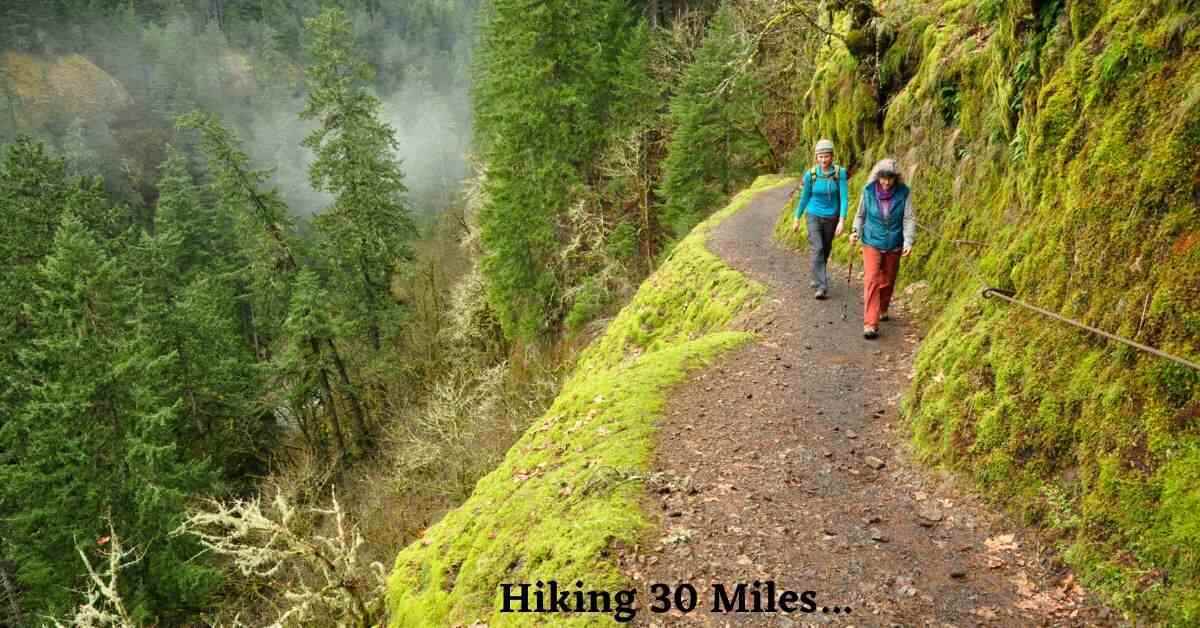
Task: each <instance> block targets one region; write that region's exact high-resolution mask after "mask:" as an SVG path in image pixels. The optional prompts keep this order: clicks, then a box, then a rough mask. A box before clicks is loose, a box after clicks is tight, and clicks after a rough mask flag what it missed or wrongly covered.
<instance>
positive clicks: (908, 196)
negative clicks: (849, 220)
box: [854, 182, 917, 251]
mask: <svg viewBox="0 0 1200 628" xmlns="http://www.w3.org/2000/svg"><path fill="white" fill-rule="evenodd" d="M875 185H876V184H875V183H874V182H872V183H868V184H867V186H866V187H864V188H863V191H862V197H861V198H860V199H859V202H858V213H857V214H856V215H855V216H854V230H855V231H857V232H858V233H859V234H860V236H861V238H862V242H863V244H865V245H867V246H869V247H871V248H873V249H878V250H880V251H895V250H897V249H900V248H911V247H912V244H913V238H914V236H915V235H916V233H915V231H916V226H917V217H916V212H915V211H914V210H913V207H912V191H911V190H910V189H909V187H908V186H907V185H904V184H903V183H901V184H899V185H898V186H897V187H896V193H895V195H894V196H893V197H892V209H891V211H889V212H888V217H887V218H884V217H883V212H881V211H880V210H879V200H878V199H877V198H875Z"/></svg>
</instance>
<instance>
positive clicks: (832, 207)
mask: <svg viewBox="0 0 1200 628" xmlns="http://www.w3.org/2000/svg"><path fill="white" fill-rule="evenodd" d="M833 169H834V172H833V173H830V174H828V175H826V174H825V173H823V172H822V173H820V174H817V171H818V170H819V166H814V167H812V168H809V169H808V170H807V171H805V172H804V192H803V193H802V194H801V195H800V202H798V203H796V214H795V215H796V219H797V220H799V219H800V216H803V215H804V212H805V211H807V212H808V213H810V214H812V215H814V216H821V217H824V218H833V217H835V216H838V215H839V214H840V215H841V217H842V218H843V219H845V218H846V210H847V209H849V205H850V202H849V186H848V185H847V184H846V169H845V168H843V167H841V166H838V165H834V167H833ZM814 175H815V176H814ZM814 179H815V180H814Z"/></svg>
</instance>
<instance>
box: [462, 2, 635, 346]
mask: <svg viewBox="0 0 1200 628" xmlns="http://www.w3.org/2000/svg"><path fill="white" fill-rule="evenodd" d="M628 15H629V14H628V11H627V7H626V6H625V5H624V3H622V2H616V1H613V0H570V1H567V0H550V1H547V2H539V3H532V4H531V3H529V2H525V1H523V0H496V1H495V2H493V3H492V5H491V8H490V13H489V15H488V16H487V26H486V28H485V30H484V33H483V45H482V49H481V50H480V52H479V64H478V69H477V78H476V83H475V87H476V89H475V91H474V97H475V101H474V102H475V112H476V133H477V143H478V144H479V146H480V147H481V150H482V154H483V158H484V161H485V163H486V167H487V178H486V184H485V191H486V194H487V196H486V203H485V205H484V207H483V208H482V209H481V211H480V215H479V220H480V226H481V236H482V240H483V244H484V249H485V253H484V260H483V270H484V273H485V276H486V277H487V282H488V300H489V302H490V303H491V305H492V307H493V308H494V309H495V310H496V312H497V313H498V315H499V317H500V321H501V325H502V326H503V328H504V332H505V335H506V336H507V337H509V338H518V337H519V338H526V339H529V338H532V337H534V336H536V335H537V334H538V333H539V332H542V331H545V330H546V329H548V328H549V326H551V325H553V324H554V322H555V321H554V320H552V314H553V310H554V303H555V301H556V299H557V298H558V297H559V292H560V290H561V288H562V287H561V286H560V285H559V278H558V277H557V276H556V272H555V255H556V253H557V251H558V249H559V246H560V242H559V237H558V233H557V223H558V219H559V216H560V215H561V214H562V213H563V212H565V210H566V209H567V207H568V206H569V204H570V200H571V196H572V193H573V192H574V191H575V190H576V188H577V186H579V185H580V184H582V183H585V182H586V181H587V180H588V179H589V177H590V176H591V175H592V173H591V172H589V166H590V164H591V163H592V161H593V159H594V156H595V153H596V150H597V148H598V147H600V146H601V145H602V143H603V142H604V140H605V137H606V134H607V123H608V122H609V108H610V106H611V105H612V99H613V95H614V94H615V93H616V89H615V87H614V85H613V83H612V81H613V78H614V77H615V76H616V73H615V72H614V66H615V65H616V63H617V55H618V52H619V50H620V46H619V45H617V42H620V41H621V40H622V36H623V32H624V29H625V28H626V27H627V24H626V22H627V21H628Z"/></svg>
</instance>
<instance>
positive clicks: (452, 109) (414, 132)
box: [0, 0, 479, 215]
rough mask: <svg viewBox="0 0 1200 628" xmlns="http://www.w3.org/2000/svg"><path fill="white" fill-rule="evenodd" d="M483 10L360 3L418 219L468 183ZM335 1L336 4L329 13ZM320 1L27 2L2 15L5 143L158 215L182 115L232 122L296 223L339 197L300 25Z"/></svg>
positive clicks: (362, 32)
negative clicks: (315, 150)
mask: <svg viewBox="0 0 1200 628" xmlns="http://www.w3.org/2000/svg"><path fill="white" fill-rule="evenodd" d="M478 1H479V0H454V1H450V2H441V1H438V0H425V1H418V2H400V3H390V2H373V1H356V0H348V1H346V2H342V3H340V4H341V5H342V6H344V7H345V8H346V10H347V14H348V17H349V18H350V19H351V22H352V24H353V28H354V35H355V40H356V42H357V47H358V50H359V51H360V52H361V53H362V54H364V55H365V56H366V59H367V61H368V62H369V63H370V64H371V65H372V67H374V68H375V69H376V77H375V79H374V80H373V81H371V82H370V84H369V85H368V87H369V88H370V89H371V90H372V91H374V92H375V93H376V95H378V96H379V97H380V99H381V100H382V101H383V103H384V106H383V114H382V116H383V119H384V120H385V121H386V122H388V123H389V124H391V125H392V127H393V128H394V129H395V130H396V135H397V139H398V147H397V150H396V154H397V156H398V157H399V158H400V159H401V160H402V163H403V167H404V171H405V175H406V185H407V187H408V188H409V200H410V203H411V204H412V207H413V209H414V210H415V211H416V212H417V213H418V214H422V215H428V214H432V213H434V212H436V211H437V210H439V209H441V208H443V207H445V206H446V205H447V204H448V203H449V202H451V201H452V200H453V196H454V193H455V190H456V189H457V187H458V183H459V181H461V179H462V177H463V176H464V175H465V174H466V172H467V167H466V153H467V150H468V147H469V142H470V137H471V106H470V99H469V98H470V97H469V81H470V75H469V68H470V62H471V51H472V48H473V43H474V40H475V37H476V34H475V33H476V28H475V20H476V13H477V10H476V9H477V5H478ZM325 4H328V3H325ZM321 5H322V3H320V2H317V1H316V0H309V1H305V0H297V1H286V2H285V1H282V0H253V1H251V0H241V1H239V0H157V1H156V0H139V1H137V2H123V1H121V0H90V1H89V0H56V1H53V2H46V1H42V0H36V1H34V0H27V1H16V2H5V3H4V6H3V7H0V22H2V23H3V25H2V26H0V142H8V141H11V140H13V139H14V138H15V137H16V136H17V134H19V133H24V134H29V135H32V136H34V137H37V138H38V139H41V140H43V141H45V142H47V144H48V145H50V146H51V147H53V149H54V150H55V152H57V153H58V154H61V155H63V156H65V157H66V158H67V160H68V165H69V167H70V169H71V172H72V174H100V175H102V176H104V178H105V182H106V186H107V187H108V189H109V190H110V191H112V192H114V193H115V194H116V195H117V196H118V198H120V199H122V200H124V201H126V202H128V203H130V204H133V205H144V206H152V205H153V204H154V200H155V199H154V195H155V183H156V181H157V179H158V166H159V165H160V164H161V162H162V160H163V148H162V147H163V145H164V143H165V142H166V141H167V140H169V139H171V137H172V135H173V132H172V129H171V127H172V125H173V123H174V118H175V117H176V116H178V115H180V114H183V113H186V112H188V111H191V110H193V109H201V110H203V111H208V112H211V113H216V114H219V115H220V116H221V118H222V120H223V121H224V123H225V124H227V125H229V126H230V127H231V128H233V129H234V130H236V131H237V133H238V134H239V136H240V137H241V138H242V139H243V140H244V141H245V143H246V147H247V150H248V152H249V154H250V155H251V157H252V159H253V160H254V163H255V165H256V166H258V167H265V168H274V169H275V173H274V176H273V177H272V183H273V184H276V185H278V186H279V188H280V189H281V191H282V192H283V194H284V198H285V200H287V201H288V205H289V207H291V208H292V210H293V211H294V212H296V213H304V214H311V213H315V212H317V211H318V210H320V208H322V207H324V206H325V205H326V204H328V202H329V198H328V196H326V195H323V194H321V193H319V192H315V191H314V190H313V189H312V186H311V185H310V184H309V181H308V175H307V167H308V165H309V164H310V163H311V161H312V154H311V153H310V152H309V151H307V150H305V149H303V148H301V146H300V141H301V140H302V139H303V137H304V136H305V135H306V134H307V133H309V132H311V131H312V129H313V125H312V124H311V123H306V122H304V121H302V120H301V119H300V118H299V116H298V113H299V112H300V110H301V109H302V108H303V106H304V75H303V72H304V66H305V65H306V64H307V63H308V62H309V59H307V58H306V54H305V52H304V45H303V39H304V35H303V19H305V18H306V17H311V16H313V15H315V14H316V12H317V10H318V8H319V7H320V6H321Z"/></svg>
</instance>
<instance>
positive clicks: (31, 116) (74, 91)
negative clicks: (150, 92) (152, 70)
mask: <svg viewBox="0 0 1200 628" xmlns="http://www.w3.org/2000/svg"><path fill="white" fill-rule="evenodd" d="M0 74H3V78H4V79H6V80H5V86H4V89H3V91H0V114H2V115H0V117H2V124H4V125H5V126H9V125H11V124H13V122H14V120H15V122H16V126H17V129H18V130H30V129H35V128H39V127H41V126H43V125H45V124H46V123H47V122H48V121H49V120H50V118H51V116H55V115H66V116H69V117H71V118H74V117H76V116H79V117H83V118H91V117H93V116H96V115H98V114H102V113H106V112H113V111H117V110H119V109H121V108H123V107H126V106H128V105H130V104H132V103H133V98H132V97H131V96H130V95H129V92H128V91H127V90H126V89H125V86H124V85H122V84H121V82H120V81H118V80H117V79H115V78H113V77H112V76H111V75H110V74H109V73H108V72H105V71H104V70H102V69H100V67H98V66H97V65H96V64H94V63H92V62H91V61H90V60H89V59H87V58H86V57H84V56H83V55H78V54H70V55H65V56H61V57H57V58H47V57H42V56H37V55H31V54H26V53H21V52H11V51H10V52H4V53H2V54H0ZM5 110H7V111H5Z"/></svg>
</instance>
